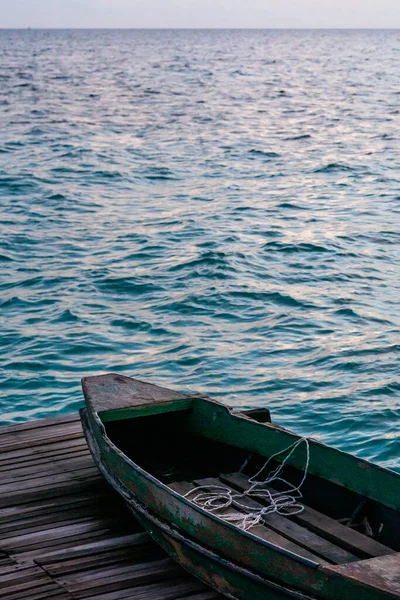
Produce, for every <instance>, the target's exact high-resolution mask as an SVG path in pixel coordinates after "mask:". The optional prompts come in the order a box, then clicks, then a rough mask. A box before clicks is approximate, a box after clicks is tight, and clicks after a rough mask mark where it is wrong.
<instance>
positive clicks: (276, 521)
mask: <svg viewBox="0 0 400 600" xmlns="http://www.w3.org/2000/svg"><path fill="white" fill-rule="evenodd" d="M220 484H223V485H225V486H227V487H228V488H230V489H232V491H233V492H237V490H235V488H234V487H233V486H231V485H230V483H229V476H224V477H221V479H220ZM240 502H241V503H242V504H245V505H247V506H248V507H249V510H251V509H260V508H263V505H262V504H260V503H259V502H256V501H255V500H253V499H250V498H245V497H244V498H241V500H240ZM264 523H265V525H267V526H268V527H270V528H271V529H273V530H274V531H276V532H277V533H280V534H281V535H283V536H284V537H286V538H288V539H290V540H291V541H292V542H294V543H295V544H298V545H299V546H301V547H302V548H305V549H306V550H310V551H311V552H313V553H315V554H317V555H318V556H321V557H322V558H324V559H325V560H327V561H329V562H331V563H336V564H338V563H347V562H352V561H356V560H358V558H357V556H355V555H353V554H351V553H350V552H348V551H347V550H344V549H343V548H340V547H339V546H336V545H335V544H333V543H332V542H329V541H328V540H325V539H324V538H322V537H320V536H318V535H317V534H315V533H314V532H312V531H309V530H308V529H306V528H305V527H302V526H301V525H298V524H297V523H294V522H293V521H290V520H289V519H288V518H287V517H284V516H282V515H279V514H277V513H272V514H269V515H266V516H265V517H264Z"/></svg>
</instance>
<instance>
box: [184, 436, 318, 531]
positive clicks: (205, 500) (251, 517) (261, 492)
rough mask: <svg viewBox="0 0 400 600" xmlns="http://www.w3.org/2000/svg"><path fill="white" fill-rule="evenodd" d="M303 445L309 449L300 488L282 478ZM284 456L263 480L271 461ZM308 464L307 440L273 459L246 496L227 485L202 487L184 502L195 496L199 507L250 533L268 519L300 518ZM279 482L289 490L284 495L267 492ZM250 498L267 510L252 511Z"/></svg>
mask: <svg viewBox="0 0 400 600" xmlns="http://www.w3.org/2000/svg"><path fill="white" fill-rule="evenodd" d="M301 444H305V447H306V461H305V466H304V472H303V476H302V479H301V481H300V483H299V484H298V485H297V486H294V485H293V484H291V483H289V482H288V481H286V479H284V478H283V476H282V475H283V470H284V467H285V464H286V463H287V462H288V460H289V459H290V457H291V456H292V454H293V453H294V452H295V451H296V450H297V448H298V447H299V446H300V445H301ZM285 453H287V455H286V456H285V458H284V459H283V461H282V462H281V463H280V464H279V465H278V466H277V467H276V468H275V469H274V470H272V471H270V472H268V474H267V475H266V477H264V478H263V479H260V478H261V477H262V474H263V473H264V472H265V471H266V469H267V467H268V464H269V463H270V462H271V460H273V459H274V458H275V457H277V456H280V455H281V454H285ZM249 460H250V459H249V458H248V459H247V460H246V461H245V462H244V463H243V465H242V467H241V469H240V471H239V473H240V472H241V471H242V470H243V469H244V468H245V466H246V465H247V463H248V462H249ZM309 462H310V447H309V443H308V440H307V438H300V439H299V440H297V441H296V442H295V443H294V444H292V445H291V446H288V447H287V448H285V449H284V450H280V451H279V452H276V453H275V454H273V455H272V456H270V457H269V458H268V460H267V461H266V462H265V463H264V465H263V466H262V467H261V469H259V471H257V473H255V475H252V476H251V477H249V478H248V480H247V481H248V483H249V487H248V488H247V489H246V490H244V491H243V492H235V491H234V490H232V489H230V488H229V487H226V486H224V485H199V486H197V487H195V488H193V489H192V490H190V491H189V492H187V493H186V494H185V498H188V497H189V496H192V495H193V494H195V495H194V496H193V498H191V500H192V502H194V503H195V504H196V505H197V506H200V507H201V508H204V509H205V510H207V511H208V512H211V513H215V514H217V515H218V516H220V517H221V518H222V519H224V520H225V521H229V522H230V523H233V524H234V525H236V526H237V527H240V529H244V530H245V531H247V530H249V529H250V528H251V527H254V526H255V525H258V524H259V523H261V522H262V521H263V519H264V517H265V516H266V515H269V514H272V513H277V514H279V515H284V516H288V515H297V514H299V513H301V512H302V511H303V510H304V506H303V505H302V504H300V502H298V500H299V499H300V498H302V493H301V487H302V485H303V484H304V482H305V480H306V477H307V473H308V465H309ZM276 481H279V482H281V483H282V484H284V485H285V486H287V487H286V488H285V489H284V490H283V491H281V492H274V493H272V492H271V491H270V490H269V489H268V486H271V485H272V484H273V483H274V482H276ZM247 498H249V499H254V500H257V499H262V500H263V501H264V503H265V506H262V507H260V508H252V507H251V506H249V504H248V503H246V499H247ZM229 508H238V509H239V511H243V512H239V511H231V512H230V511H229Z"/></svg>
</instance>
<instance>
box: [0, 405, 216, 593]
mask: <svg viewBox="0 0 400 600" xmlns="http://www.w3.org/2000/svg"><path fill="white" fill-rule="evenodd" d="M50 598H51V599H53V598H54V600H71V599H85V598H90V599H91V600H117V599H118V600H119V599H126V600H128V599H130V598H135V599H137V600H174V599H180V598H182V599H183V598H185V599H186V600H217V599H222V596H220V595H218V594H216V593H215V592H213V591H211V590H209V589H207V588H206V587H205V586H204V585H202V584H201V583H200V582H198V581H197V580H195V579H193V578H192V577H191V576H190V575H188V574H187V573H186V572H185V571H183V570H182V569H181V568H180V567H179V566H178V565H177V564H176V563H174V562H173V561H172V560H171V559H169V558H168V557H167V555H166V554H165V553H164V552H163V551H162V550H161V549H160V548H159V547H158V546H156V545H155V544H154V543H153V542H152V541H151V539H150V538H149V536H148V535H147V533H145V532H144V531H143V530H142V529H141V527H140V526H139V525H138V523H136V522H135V521H134V519H133V517H132V516H131V515H130V513H128V511H127V510H126V509H125V507H124V506H123V504H122V502H121V501H120V499H119V498H118V497H117V496H116V494H115V493H114V492H113V491H112V490H111V488H110V487H109V486H108V484H107V483H106V482H105V480H104V479H103V478H102V476H101V475H100V474H99V472H98V470H97V468H96V467H95V465H94V463H93V461H92V458H91V456H90V454H89V451H88V449H87V446H86V442H85V440H84V438H83V433H82V428H81V424H80V420H79V416H78V414H72V415H68V416H64V417H58V418H55V419H42V420H39V421H32V422H28V423H23V424H21V425H10V426H4V427H0V600H40V599H43V600H44V599H47V600H49V599H50Z"/></svg>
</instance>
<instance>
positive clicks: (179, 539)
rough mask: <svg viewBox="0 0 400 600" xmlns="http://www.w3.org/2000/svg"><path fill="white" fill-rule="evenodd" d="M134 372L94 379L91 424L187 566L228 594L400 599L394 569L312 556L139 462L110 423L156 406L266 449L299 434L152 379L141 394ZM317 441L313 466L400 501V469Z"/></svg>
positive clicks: (136, 504) (157, 535) (208, 431)
mask: <svg viewBox="0 0 400 600" xmlns="http://www.w3.org/2000/svg"><path fill="white" fill-rule="evenodd" d="M112 378H114V379H112ZM130 381H133V380H128V378H121V377H120V376H112V375H109V376H103V378H101V377H100V378H89V379H88V380H86V381H84V391H85V396H86V401H87V409H86V411H83V414H82V420H83V425H84V431H85V434H86V437H87V439H88V442H89V446H90V449H91V452H92V454H93V456H94V459H95V461H96V463H97V464H98V466H99V467H100V469H101V470H102V472H103V473H104V475H105V476H106V477H107V478H108V479H109V481H110V483H111V484H112V485H113V487H115V489H117V491H118V492H119V493H120V494H121V495H122V496H123V497H124V498H125V500H126V501H127V503H128V505H129V506H130V508H131V509H132V511H133V512H134V514H135V515H136V517H137V518H138V519H139V520H140V521H141V522H142V523H143V524H144V526H145V527H146V528H147V529H148V531H149V532H150V533H151V535H152V536H153V537H154V539H155V540H156V541H158V542H159V543H160V544H161V545H162V546H163V547H164V548H165V549H166V550H167V552H169V554H170V555H171V556H173V557H174V558H175V559H176V560H177V561H178V562H179V563H180V564H182V566H183V567H184V568H186V569H188V570H189V571H191V572H192V573H193V574H194V575H196V576H197V577H199V578H200V579H202V580H203V581H205V582H206V583H208V584H209V585H211V586H212V587H214V588H215V589H217V590H218V591H220V592H222V593H224V594H225V595H227V596H228V597H232V598H238V599H239V598H240V599H243V600H257V599H258V598H266V597H268V598H271V600H272V599H275V598H276V599H277V600H278V599H279V600H281V599H282V598H289V597H293V598H320V599H324V600H337V599H338V598H339V597H340V598H341V600H355V598H360V599H361V598H362V600H383V599H384V598H400V589H399V590H398V589H396V582H395V580H394V579H393V577H392V578H391V579H390V577H389V579H390V580H389V583H388V584H385V583H382V584H381V582H380V581H378V582H377V584H378V585H376V582H372V585H371V582H369V581H368V579H367V581H365V578H363V577H359V576H354V573H353V571H354V568H353V569H352V570H351V569H350V568H349V572H348V573H346V568H348V567H349V566H348V565H343V567H342V565H339V567H338V568H337V567H336V566H335V565H327V563H326V562H324V561H323V560H318V557H316V558H315V559H310V558H307V557H305V556H302V555H301V554H297V553H296V552H293V551H290V550H287V549H286V548H283V547H281V546H279V545H277V544H274V543H271V542H270V541H268V540H265V539H260V538H259V537H258V536H256V535H253V534H252V533H251V532H244V531H242V530H240V529H239V528H237V527H235V526H234V525H232V524H229V523H227V522H226V521H223V520H222V519H221V518H219V517H216V516H214V515H213V514H212V513H209V512H207V511H205V510H203V509H201V508H199V507H198V506H196V505H194V504H193V503H192V502H190V501H189V500H188V499H186V498H184V497H183V496H182V495H180V494H178V493H176V492H174V491H173V490H172V489H171V488H170V487H168V485H165V484H164V483H163V482H162V481H160V480H159V479H157V478H156V477H154V476H153V475H152V474H150V473H149V472H147V471H146V470H145V469H143V468H142V467H141V466H140V465H139V464H137V463H135V462H133V460H132V459H130V458H129V457H128V456H127V455H126V454H124V452H122V451H121V449H120V448H118V446H117V445H116V444H115V443H113V442H112V441H111V439H110V438H109V437H108V435H107V433H106V429H105V425H106V426H107V424H108V423H114V427H115V424H116V423H118V422H123V421H126V420H127V419H128V420H131V419H135V418H139V419H142V421H141V422H144V421H143V420H145V419H146V418H147V417H149V418H151V417H154V415H163V414H167V413H170V414H174V413H176V414H182V415H184V418H185V421H184V422H185V428H186V430H187V431H189V432H190V433H191V434H193V435H201V436H204V437H206V438H207V439H208V440H212V441H217V442H218V443H223V444H231V445H232V446H234V447H235V448H240V449H241V450H243V451H246V452H251V453H255V452H257V453H258V454H260V455H261V456H265V457H268V456H270V455H272V454H274V453H275V452H277V451H278V450H280V449H282V448H284V447H286V446H288V445H289V444H291V443H293V441H294V440H296V439H298V436H295V434H292V433H290V432H287V431H284V430H282V429H279V428H276V427H274V426H272V425H265V424H260V423H257V422H255V421H253V420H251V419H248V418H243V417H240V416H235V415H233V414H232V413H231V412H230V411H229V409H227V408H226V407H224V406H222V405H220V404H218V403H216V402H214V401H211V400H209V399H205V398H199V397H192V398H190V397H184V396H183V395H182V394H178V393H176V392H175V393H174V392H171V391H170V390H166V392H168V395H167V397H165V398H163V394H162V392H158V390H162V388H157V390H155V389H153V388H155V386H150V391H149V390H148V388H141V389H140V392H138V393H137V395H136V396H135V395H134V394H133V395H129V394H126V390H127V389H128V388H127V386H129V384H130ZM121 382H123V385H121ZM99 383H100V384H101V387H99V385H98V384H99ZM139 383H140V382H139ZM140 385H141V386H145V385H146V384H141V383H140ZM121 388H122V391H123V393H124V394H125V396H124V395H123V394H122V392H121ZM157 394H159V395H157ZM122 396H123V398H122ZM98 398H100V399H99V400H98ZM116 398H117V401H116V402H115V399H116ZM121 398H122V399H121ZM117 427H118V425H117ZM310 447H311V458H310V468H309V472H310V473H311V474H312V475H313V476H314V477H316V478H321V477H323V478H324V480H326V481H327V482H328V484H329V485H339V486H341V488H344V489H345V490H349V492H348V493H349V494H358V495H362V496H365V497H367V498H368V499H370V500H371V501H377V502H379V503H380V505H381V504H382V505H383V506H385V507H388V510H389V511H391V512H393V511H394V510H395V509H397V510H398V508H399V506H398V503H399V497H400V493H399V492H400V477H399V476H397V475H396V474H395V473H392V472H390V471H387V470H384V469H381V468H379V467H376V466H374V465H371V464H370V463H367V462H366V461H360V460H359V459H356V458H354V457H352V456H350V455H348V454H345V453H343V452H339V451H337V450H334V449H332V448H329V447H327V446H324V445H322V444H320V443H318V442H316V441H312V442H311V443H310ZM297 461H298V458H297V457H294V458H293V464H292V467H293V468H296V467H299V466H300V465H299V464H298V462H297ZM340 474H342V475H341V476H340ZM388 551H389V552H391V553H392V559H391V563H390V564H391V565H392V566H391V569H393V568H396V562H395V563H394V565H395V566H394V567H393V554H394V553H393V550H388ZM399 556H400V555H397V557H399ZM353 558H354V557H353ZM354 560H356V559H355V558H354ZM361 562H362V561H360V562H359V563H357V562H355V563H353V565H358V564H361ZM398 564H399V566H400V561H399V563H398ZM340 569H342V571H341V570H340ZM371 569H372V571H373V569H374V565H372V566H371V567H370V571H371ZM399 570H400V569H399ZM378 575H379V574H378ZM378 579H379V577H378ZM392 580H393V581H394V584H393V583H392ZM385 586H386V587H385ZM399 588H400V585H399ZM274 594H275V595H274Z"/></svg>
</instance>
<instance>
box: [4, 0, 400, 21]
mask: <svg viewBox="0 0 400 600" xmlns="http://www.w3.org/2000/svg"><path fill="white" fill-rule="evenodd" d="M3 27H12V28H14V27H15V28H19V27H43V28H45V27H65V28H69V27H83V28H86V27H106V28H108V27H110V28H114V27H116V28H119V27H121V28H122V27H132V28H148V27H149V28H153V27H154V28H171V27H178V28H209V27H216V28H220V27H221V28H237V27H243V28H246V27H249V28H253V27H256V28H309V27H310V28H343V27H344V28H400V0H0V28H3Z"/></svg>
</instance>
